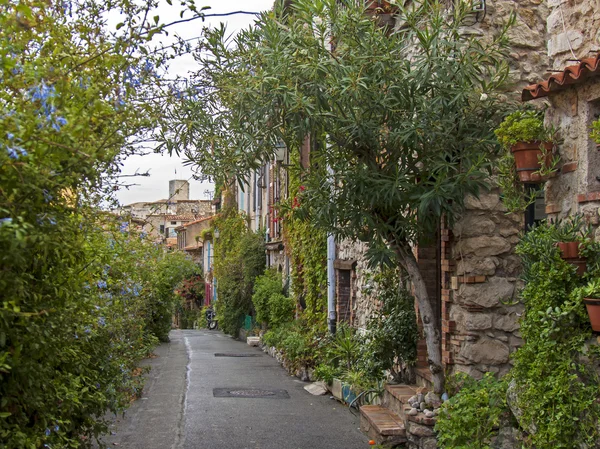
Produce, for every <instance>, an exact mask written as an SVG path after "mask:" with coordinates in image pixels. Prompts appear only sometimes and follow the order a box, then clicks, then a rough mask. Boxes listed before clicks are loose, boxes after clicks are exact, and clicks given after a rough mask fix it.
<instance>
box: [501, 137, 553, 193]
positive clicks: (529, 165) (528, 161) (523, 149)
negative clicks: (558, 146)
mask: <svg viewBox="0 0 600 449" xmlns="http://www.w3.org/2000/svg"><path fill="white" fill-rule="evenodd" d="M541 146H543V147H544V148H545V149H546V160H545V161H544V162H545V164H546V167H550V165H551V163H552V148H553V146H554V144H553V143H552V142H539V141H535V142H519V143H516V144H515V145H513V146H512V147H511V151H512V154H513V156H514V158H515V165H516V166H517V173H518V174H519V179H520V180H521V182H530V183H538V182H541V181H543V179H542V177H541V176H540V175H539V174H537V173H535V172H537V171H539V170H540V168H542V166H541V164H540V160H539V159H540V157H541V155H542V150H541V149H540V147H541Z"/></svg>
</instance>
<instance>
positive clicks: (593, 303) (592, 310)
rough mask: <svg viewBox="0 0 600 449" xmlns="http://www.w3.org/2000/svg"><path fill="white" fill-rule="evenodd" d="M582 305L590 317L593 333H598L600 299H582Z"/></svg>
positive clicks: (599, 326)
mask: <svg viewBox="0 0 600 449" xmlns="http://www.w3.org/2000/svg"><path fill="white" fill-rule="evenodd" d="M583 303H584V304H585V307H586V309H587V313H588V316H589V317H590V324H591V325H592V330H593V331H594V332H600V299H599V298H584V299H583Z"/></svg>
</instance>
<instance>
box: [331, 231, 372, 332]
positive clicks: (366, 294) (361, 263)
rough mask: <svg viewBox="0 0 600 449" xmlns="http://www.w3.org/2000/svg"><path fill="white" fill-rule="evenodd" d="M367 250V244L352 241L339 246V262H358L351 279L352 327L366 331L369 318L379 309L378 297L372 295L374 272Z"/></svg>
mask: <svg viewBox="0 0 600 449" xmlns="http://www.w3.org/2000/svg"><path fill="white" fill-rule="evenodd" d="M367 248H368V246H367V244H366V243H364V242H353V241H351V240H343V241H342V242H339V243H338V244H337V259H338V260H343V261H351V260H355V261H356V265H355V268H354V270H353V273H352V277H351V279H352V286H351V307H352V325H353V326H354V327H356V328H358V329H366V327H367V323H368V321H369V317H370V316H371V315H372V314H373V312H374V311H375V310H376V308H377V307H379V302H378V301H377V298H376V296H375V295H373V294H371V292H372V289H373V288H374V285H373V281H372V271H371V270H370V269H369V268H368V264H367V260H366V259H365V257H364V255H365V253H366V251H367Z"/></svg>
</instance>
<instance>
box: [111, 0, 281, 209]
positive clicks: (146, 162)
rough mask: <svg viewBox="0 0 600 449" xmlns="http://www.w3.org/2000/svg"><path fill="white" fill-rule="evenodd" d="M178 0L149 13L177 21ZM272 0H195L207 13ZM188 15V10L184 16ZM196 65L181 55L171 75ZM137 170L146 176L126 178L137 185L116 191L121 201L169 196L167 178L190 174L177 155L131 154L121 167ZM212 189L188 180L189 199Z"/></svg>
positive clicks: (180, 30)
mask: <svg viewBox="0 0 600 449" xmlns="http://www.w3.org/2000/svg"><path fill="white" fill-rule="evenodd" d="M177 3H178V2H175V1H174V2H173V6H169V5H168V4H167V2H166V1H165V0H161V4H160V6H159V8H158V10H157V12H156V13H153V14H152V15H156V14H158V15H160V20H161V22H162V23H170V22H173V21H176V20H179V19H180V17H179V13H180V11H181V7H179V6H177ZM273 3H274V0H196V6H197V7H198V8H200V7H202V6H210V7H211V9H209V10H206V11H205V13H206V14H221V13H228V12H233V11H240V10H243V11H253V12H258V11H265V10H268V9H271V7H272V6H273ZM188 17H191V13H189V12H188V13H187V14H186V15H184V18H188ZM254 20H255V17H254V16H252V15H245V14H238V15H233V16H228V17H214V18H207V19H206V21H205V22H202V21H201V20H195V21H192V22H187V23H182V24H179V25H174V26H172V27H169V28H168V30H169V34H170V35H172V34H174V33H176V34H178V35H179V36H181V37H183V38H184V39H190V38H194V37H197V36H199V35H200V33H201V31H202V28H203V27H204V26H216V25H218V24H219V23H221V22H225V23H226V24H227V30H228V31H229V32H230V33H233V32H235V31H237V30H240V29H243V28H247V27H248V26H249V25H250V24H252V23H253V22H254ZM161 39H162V42H163V43H164V45H168V44H170V43H172V41H170V40H169V38H163V37H161ZM157 40H158V39H157ZM195 68H196V64H195V61H194V59H193V57H192V56H191V55H187V56H185V57H181V58H179V59H176V60H174V61H172V62H171V64H170V74H171V75H181V76H186V75H187V73H188V72H190V71H194V70H195ZM136 171H138V172H140V173H143V172H146V171H150V176H149V177H136V178H125V180H126V181H130V182H131V183H135V184H139V185H136V186H133V187H129V188H128V189H121V190H120V191H119V192H118V193H117V198H118V199H119V201H120V202H121V203H122V204H130V203H134V202H138V201H155V200H158V199H163V198H167V197H168V193H169V180H171V179H189V178H191V176H192V170H191V168H190V167H184V166H183V164H182V160H181V159H180V158H178V157H169V156H167V155H161V154H148V155H145V156H133V157H130V158H129V159H127V160H126V161H125V165H124V166H123V168H122V172H123V173H124V174H132V173H135V172H136ZM206 190H213V186H212V185H211V184H210V183H201V182H199V181H195V180H193V179H190V199H205V195H204V192H205V191H206Z"/></svg>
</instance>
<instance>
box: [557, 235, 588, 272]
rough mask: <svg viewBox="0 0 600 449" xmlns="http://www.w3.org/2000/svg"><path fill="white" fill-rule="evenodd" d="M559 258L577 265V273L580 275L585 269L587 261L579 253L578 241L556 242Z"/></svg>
mask: <svg viewBox="0 0 600 449" xmlns="http://www.w3.org/2000/svg"><path fill="white" fill-rule="evenodd" d="M556 246H558V249H559V250H560V254H561V256H560V257H561V258H562V259H564V260H565V261H566V262H568V263H570V264H571V265H573V266H575V267H577V275H578V276H582V275H583V274H584V273H585V270H586V269H587V261H586V260H585V259H584V258H583V257H581V255H580V253H579V242H558V243H557V244H556Z"/></svg>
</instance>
